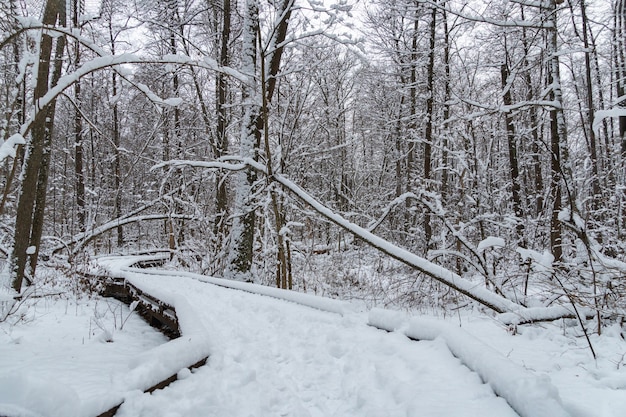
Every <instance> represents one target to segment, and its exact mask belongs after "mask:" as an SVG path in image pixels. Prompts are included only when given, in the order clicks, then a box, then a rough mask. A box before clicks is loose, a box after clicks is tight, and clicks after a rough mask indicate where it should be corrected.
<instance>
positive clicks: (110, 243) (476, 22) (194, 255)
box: [0, 0, 626, 367]
mask: <svg viewBox="0 0 626 417" xmlns="http://www.w3.org/2000/svg"><path fill="white" fill-rule="evenodd" d="M0 72H1V76H0V108H1V110H2V112H1V120H0V136H1V137H2V145H1V147H0V160H1V164H0V172H1V175H0V193H1V194H2V197H1V202H0V228H1V232H0V266H1V267H2V271H3V272H2V274H1V275H0V278H1V279H0V284H2V286H3V287H5V288H6V291H10V293H11V294H13V295H15V294H25V293H26V291H27V289H28V288H31V287H33V286H36V284H37V283H38V282H41V281H42V280H44V281H45V280H46V279H47V278H46V277H49V274H48V273H43V272H40V271H48V270H50V269H55V270H60V271H63V274H64V275H65V276H67V277H72V276H78V275H77V274H78V272H77V271H80V270H82V269H84V268H86V267H87V266H88V265H89V264H90V263H92V262H93V259H94V257H97V256H100V255H110V254H116V255H127V254H142V253H148V252H150V251H154V250H167V253H168V254H169V255H168V259H167V266H168V268H171V269H177V270H184V271H189V272H193V273H197V274H203V275H207V276H212V277H220V278H226V279H229V280H235V281H240V282H251V283H256V284H262V285H265V286H271V287H278V288H282V289H287V290H293V291H296V292H305V293H311V294H317V295H322V296H326V297H331V298H339V299H359V300H361V301H363V302H364V303H365V304H366V305H367V306H368V307H374V306H378V307H384V308H395V309H410V310H412V311H431V312H432V311H438V312H439V313H438V314H443V315H447V314H457V313H456V312H457V311H459V310H466V311H467V310H472V311H480V312H482V313H485V314H488V315H499V317H501V319H502V321H503V322H504V323H506V324H507V325H510V326H516V325H522V324H524V323H531V322H547V321H553V320H558V319H567V320H571V321H572V323H573V326H576V327H577V328H578V329H579V330H581V331H582V333H581V334H584V336H585V339H586V342H585V344H588V345H589V346H588V347H589V348H591V351H592V352H593V347H592V343H591V340H590V337H591V336H592V335H594V334H595V335H596V336H598V335H601V334H602V333H603V331H604V330H605V329H607V328H611V326H623V325H624V320H625V317H626V278H625V277H626V93H625V89H626V2H625V1H624V0H489V1H487V0H475V1H474V0H472V1H468V0H337V2H336V3H334V4H332V2H330V1H324V0H271V1H270V0H240V1H236V0H159V1H152V0H150V1H149V0H133V1H127V0H102V1H98V0H33V1H31V0H20V1H18V0H0ZM42 277H43V278H42ZM76 280H78V278H76ZM81 282H82V281H81ZM80 285H82V287H81V288H80V291H89V288H86V287H87V285H85V284H84V283H83V284H80ZM3 314H4V315H5V316H6V314H8V312H7V311H5V312H3ZM5 318H6V317H4V319H5ZM622 338H623V336H622ZM593 354H594V356H595V352H594V353H593ZM622 359H623V357H622ZM618 367H619V366H618Z"/></svg>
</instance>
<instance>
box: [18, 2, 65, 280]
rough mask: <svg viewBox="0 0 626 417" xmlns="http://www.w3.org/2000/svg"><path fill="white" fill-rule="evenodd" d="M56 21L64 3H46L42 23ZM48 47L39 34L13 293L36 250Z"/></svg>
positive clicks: (48, 111)
mask: <svg viewBox="0 0 626 417" xmlns="http://www.w3.org/2000/svg"><path fill="white" fill-rule="evenodd" d="M57 18H58V20H59V22H61V23H64V19H65V1H64V0H48V1H47V2H46V6H45V9H44V15H43V19H42V23H43V24H47V25H55V24H56V23H57ZM58 42H64V38H63V37H60V38H59V39H58ZM52 44H53V39H52V37H50V36H49V35H47V34H42V36H41V42H40V50H39V65H38V70H37V81H36V85H35V90H34V93H33V100H34V103H35V106H36V109H37V110H38V111H37V114H36V116H35V120H34V121H33V124H32V129H31V139H30V143H29V144H28V148H27V152H26V156H25V166H24V172H23V181H22V186H21V192H20V195H19V199H18V206H17V215H16V219H15V238H14V244H13V252H12V253H11V260H10V268H11V282H12V287H13V289H14V290H15V291H17V292H20V291H21V289H22V282H23V280H24V276H25V273H26V271H25V270H26V263H27V259H28V256H29V255H28V253H27V251H28V247H29V245H30V246H35V248H38V247H39V241H38V240H37V241H31V232H32V227H33V221H34V219H33V216H34V208H35V200H36V199H37V192H38V191H39V188H38V181H39V180H40V175H42V174H40V171H41V169H42V164H43V162H44V152H45V144H46V135H50V134H51V133H52V132H51V131H50V130H49V129H50V128H51V127H52V122H53V121H52V117H53V116H54V106H55V101H52V102H51V103H50V104H48V105H47V106H45V107H43V108H41V109H40V108H38V105H37V102H38V100H39V99H40V98H41V97H43V96H44V95H45V94H46V93H47V92H48V82H49V80H50V58H51V56H52ZM46 120H50V121H51V122H50V123H46ZM41 179H42V180H44V179H47V173H45V176H43V177H41ZM44 202H45V196H44ZM41 210H43V207H41Z"/></svg>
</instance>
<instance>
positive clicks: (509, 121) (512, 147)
mask: <svg viewBox="0 0 626 417" xmlns="http://www.w3.org/2000/svg"><path fill="white" fill-rule="evenodd" d="M500 75H501V78H502V89H503V90H504V94H503V100H504V105H505V106H510V105H511V104H513V99H512V97H511V88H512V87H511V86H510V85H507V84H508V78H509V68H508V63H506V62H505V63H503V64H502V66H501V67H500ZM505 124H506V138H507V145H508V146H507V147H508V151H509V173H510V175H511V195H512V199H513V213H515V217H516V220H515V223H516V224H515V230H516V232H517V239H518V241H519V243H520V246H521V247H525V246H526V245H525V243H524V242H523V240H524V210H523V209H522V197H521V187H520V178H519V163H518V159H517V144H516V143H515V142H516V141H515V126H514V125H513V117H512V115H511V113H510V112H506V113H505Z"/></svg>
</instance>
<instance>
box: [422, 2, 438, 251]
mask: <svg viewBox="0 0 626 417" xmlns="http://www.w3.org/2000/svg"><path fill="white" fill-rule="evenodd" d="M436 24H437V8H435V7H433V8H432V12H431V18H430V45H429V51H428V81H427V82H428V87H427V88H428V98H427V99H426V131H425V132H424V183H425V188H426V190H430V188H431V184H430V182H431V176H432V173H431V170H432V162H431V158H432V144H433V118H434V114H433V111H434V101H435V97H434V94H435V92H434V87H435V37H436V35H437V31H436ZM432 234H433V232H432V225H431V216H430V214H429V213H425V214H424V244H425V246H424V251H425V252H428V250H429V249H430V247H431V239H432Z"/></svg>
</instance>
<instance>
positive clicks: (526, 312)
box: [153, 157, 576, 324]
mask: <svg viewBox="0 0 626 417" xmlns="http://www.w3.org/2000/svg"><path fill="white" fill-rule="evenodd" d="M163 166H189V167H195V168H208V169H226V170H229V171H238V170H244V169H248V168H252V169H254V170H256V171H258V172H260V173H262V174H265V175H267V171H266V167H265V166H264V165H262V164H260V163H258V162H256V161H254V160H252V159H249V158H237V157H228V158H223V159H222V160H220V161H214V162H202V161H185V160H173V161H167V162H163V163H161V164H158V165H157V166H155V167H153V169H157V168H161V167H163ZM270 180H271V181H274V182H276V183H278V184H280V185H282V186H283V188H285V189H287V190H289V191H290V192H291V193H292V194H293V195H294V196H296V197H297V198H298V199H299V200H301V201H302V202H304V203H306V204H307V205H308V206H310V207H311V208H312V209H314V210H315V211H316V212H318V213H319V214H320V215H322V216H323V217H325V218H326V219H328V220H330V221H331V222H333V223H334V224H336V225H337V226H339V227H341V228H343V229H344V230H346V231H347V232H349V233H351V234H353V235H354V236H355V237H358V238H360V239H361V240H363V241H364V242H365V243H367V244H368V245H370V246H372V247H374V248H376V249H378V250H379V251H381V252H383V253H385V254H387V255H389V256H390V257H392V258H394V259H396V260H398V261H400V262H402V263H404V264H405V265H408V266H409V267H411V268H414V269H416V270H418V271H420V272H422V273H424V274H425V275H427V276H429V277H430V278H432V279H434V280H436V281H438V282H440V283H442V284H444V285H446V286H448V287H450V288H452V289H453V290H455V291H458V292H459V293H461V294H463V295H465V296H467V297H469V298H470V299H472V300H474V301H476V302H478V303H480V304H481V305H483V306H485V307H487V308H489V309H491V310H493V311H495V312H496V313H505V314H502V315H501V316H499V318H500V319H501V321H502V322H503V323H506V324H517V323H529V322H534V321H546V320H557V319H560V318H573V317H576V315H575V313H574V312H573V311H570V310H569V308H567V307H564V306H554V307H545V308H544V307H541V308H533V309H529V308H526V307H524V306H522V305H520V304H517V303H515V302H513V301H511V300H509V299H507V298H505V297H503V296H501V295H499V294H495V293H493V292H491V291H489V290H488V289H486V288H484V287H482V286H481V285H480V284H477V283H474V282H472V281H469V280H467V279H465V278H463V277H461V276H460V275H458V274H456V273H454V272H452V271H450V270H449V269H447V268H444V267H442V266H441V265H437V264H435V263H433V262H431V261H429V260H427V259H425V258H422V257H420V256H418V255H415V254H414V253H411V252H409V251H408V250H406V249H403V248H400V247H398V246H396V245H394V244H393V243H391V242H389V241H386V240H385V239H383V238H381V237H380V236H376V235H375V234H373V233H372V232H370V231H369V230H367V229H365V228H363V227H361V226H358V225H356V224H354V223H352V222H350V221H349V220H347V219H345V218H344V217H342V216H341V215H339V214H337V213H335V212H334V211H333V210H331V209H330V208H328V207H326V206H324V205H323V204H322V203H320V202H319V201H317V200H316V199H315V198H314V197H313V196H311V195H310V194H308V193H307V192H306V191H304V190H303V189H302V188H300V187H299V186H298V185H296V184H294V183H293V182H292V181H290V180H289V179H287V178H285V177H284V176H282V175H280V174H276V173H274V174H273V175H272V176H271V178H270Z"/></svg>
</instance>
